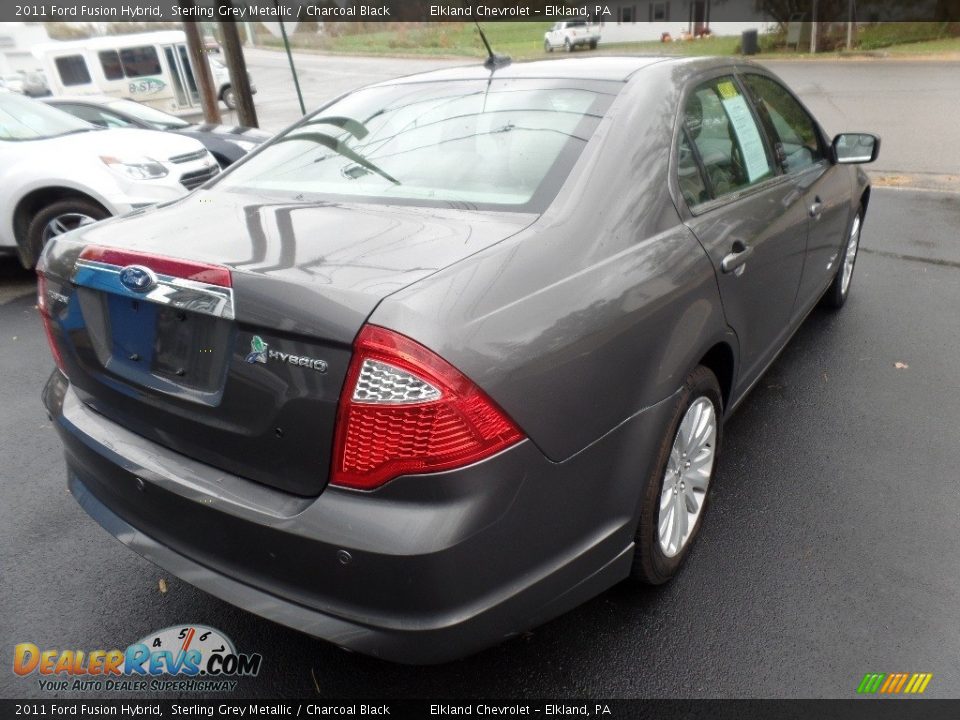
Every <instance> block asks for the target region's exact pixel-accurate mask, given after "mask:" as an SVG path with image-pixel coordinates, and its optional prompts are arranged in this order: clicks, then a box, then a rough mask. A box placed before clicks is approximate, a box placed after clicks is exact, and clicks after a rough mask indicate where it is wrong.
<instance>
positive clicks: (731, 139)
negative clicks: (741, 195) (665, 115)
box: [684, 76, 774, 197]
mask: <svg viewBox="0 0 960 720" xmlns="http://www.w3.org/2000/svg"><path fill="white" fill-rule="evenodd" d="M684 116H685V118H684V119H685V123H686V127H687V131H688V132H689V133H690V137H691V138H692V139H693V142H694V144H695V145H696V149H697V152H698V153H699V154H700V159H701V161H702V163H703V168H704V170H705V171H706V173H707V178H708V180H709V182H710V186H711V188H712V190H713V195H714V197H721V196H723V195H726V194H729V193H732V192H737V191H738V190H742V189H743V188H746V187H749V186H750V185H754V184H756V183H758V182H761V181H762V180H765V179H767V178H769V177H770V176H772V175H773V174H774V167H773V164H772V163H771V161H770V157H769V155H768V152H767V148H766V144H765V143H764V140H763V135H762V133H761V130H760V127H759V126H758V125H757V122H756V119H755V118H754V116H753V113H752V111H751V110H750V106H749V105H748V103H747V99H746V97H744V96H743V94H742V93H741V92H740V88H739V86H738V85H737V84H736V82H735V81H734V80H733V78H732V77H729V76H727V77H721V78H717V79H716V80H711V81H709V82H706V83H704V84H702V85H699V86H698V87H697V88H696V89H695V90H694V91H693V93H691V94H690V96H689V97H688V99H687V103H686V106H685V107H684Z"/></svg>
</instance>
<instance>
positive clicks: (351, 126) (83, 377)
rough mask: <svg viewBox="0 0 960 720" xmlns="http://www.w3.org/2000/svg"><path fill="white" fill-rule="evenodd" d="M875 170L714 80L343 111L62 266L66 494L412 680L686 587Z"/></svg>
mask: <svg viewBox="0 0 960 720" xmlns="http://www.w3.org/2000/svg"><path fill="white" fill-rule="evenodd" d="M878 150H879V140H878V139H877V138H876V137H874V136H873V135H869V134H865V133H852V134H844V135H839V136H837V137H836V138H834V139H833V140H831V139H830V138H829V137H828V136H827V135H825V133H824V131H823V129H822V128H821V127H820V125H819V124H818V123H817V121H816V120H815V119H814V118H813V117H812V116H811V115H810V113H809V112H808V111H807V110H806V108H804V106H803V104H802V103H800V102H799V101H798V100H797V99H796V97H795V96H794V95H793V94H792V93H791V92H790V91H789V90H788V89H787V88H786V87H785V86H784V85H783V84H782V83H781V82H780V81H779V80H778V79H777V78H776V77H775V76H774V75H773V74H771V73H770V72H768V71H767V70H765V69H763V68H761V67H758V66H756V65H753V64H750V63H747V62H740V61H732V60H723V59H681V58H643V57H629V58H614V57H603V58H592V59H588V60H565V61H557V62H533V63H528V64H513V65H507V66H497V67H496V68H495V69H494V70H490V69H487V68H483V67H480V66H477V67H462V68H454V69H446V70H440V71H437V72H433V73H428V74H424V75H416V76H412V77H407V78H403V79H400V80H395V81H390V82H385V83H381V84H378V85H373V86H370V87H367V88H364V89H361V90H358V91H356V92H353V93H350V94H348V95H346V96H344V97H342V98H340V99H338V100H336V101H334V102H333V103H331V104H330V105H328V106H326V107H323V108H321V109H320V110H318V111H316V112H314V113H312V114H311V115H309V116H308V117H306V118H304V119H303V121H302V122H300V123H299V124H297V125H296V126H294V127H292V128H291V129H289V130H288V131H286V132H285V133H283V134H281V135H280V136H278V137H277V138H275V139H274V140H272V141H270V142H268V143H267V144H265V145H264V146H262V147H261V149H260V150H259V151H258V152H257V153H255V154H253V155H251V156H250V157H248V158H246V159H244V160H242V161H240V162H239V163H237V164H236V165H234V166H232V167H231V168H230V169H229V170H227V171H226V172H224V173H223V174H222V175H221V176H220V177H219V179H217V180H215V181H213V182H212V183H209V184H208V185H206V186H205V187H204V188H202V189H200V190H198V191H196V192H194V193H193V194H191V195H190V196H188V197H186V198H184V199H181V200H176V201H173V202H169V203H166V204H164V205H163V206H160V207H154V208H147V209H142V210H139V211H137V212H134V213H132V214H130V215H128V216H126V217H124V218H118V219H113V220H108V221H105V222H102V223H99V224H97V225H94V226H90V227H81V228H79V229H78V230H77V231H75V232H73V233H70V234H67V235H63V236H59V237H57V238H55V239H54V240H53V242H51V243H50V245H49V246H48V247H47V249H46V251H45V253H44V255H43V258H42V260H41V263H40V267H39V272H40V277H41V282H40V286H39V307H40V310H41V313H42V316H43V319H44V323H45V325H46V328H47V332H48V334H49V336H50V340H51V346H52V349H53V353H54V356H55V358H56V361H57V365H58V367H57V369H56V370H55V371H54V372H53V374H52V376H51V377H50V380H49V382H48V384H47V386H46V389H45V391H44V401H45V403H46V406H47V408H48V409H49V411H50V414H51V416H52V417H53V419H54V423H55V425H56V427H57V428H58V429H59V432H60V434H61V436H62V438H63V442H64V446H65V450H66V458H67V468H68V477H69V487H70V490H71V492H72V493H73V494H74V495H75V496H76V498H77V500H78V501H79V502H80V504H81V505H82V506H83V508H84V509H85V510H86V511H87V512H88V513H89V514H90V515H91V516H92V517H93V518H94V519H96V520H97V522H99V523H100V524H101V525H102V526H103V527H104V528H105V529H106V530H107V531H108V532H109V533H111V534H113V535H115V536H116V537H117V538H118V539H119V540H120V541H121V542H123V543H124V544H126V545H127V546H129V547H130V548H131V549H133V550H134V551H136V552H138V553H140V554H142V555H144V556H145V557H147V558H149V559H150V560H152V561H153V562H155V563H157V564H159V565H161V566H162V567H164V568H167V569H168V570H169V571H170V572H172V573H174V574H176V575H178V576H180V577H181V578H184V579H186V580H188V581H189V582H191V583H193V584H195V585H196V586H198V587H200V588H202V589H204V590H206V591H208V592H210V593H211V594H213V595H216V596H218V597H220V598H223V599H225V600H227V601H229V602H231V603H234V604H236V605H238V606H240V607H243V608H247V609H248V610H250V611H252V612H255V613H257V614H260V615H262V616H264V617H268V618H270V619H272V620H275V621H277V622H280V623H283V624H285V625H289V626H291V627H294V628H298V629H300V630H302V631H303V632H306V633H309V634H311V635H314V636H317V637H320V638H324V639H327V640H329V641H331V642H333V643H336V644H337V645H340V646H342V647H346V648H350V649H353V650H357V651H360V652H364V653H369V654H371V655H376V656H379V657H382V658H387V659H390V660H396V661H402V662H410V663H430V662H439V661H443V660H448V659H451V658H454V657H458V656H461V655H464V654H467V653H470V652H473V651H476V650H479V649H480V648H483V647H485V646H488V645H491V644H493V643H497V642H499V641H501V640H503V639H504V638H507V637H510V636H512V635H515V634H517V633H520V632H522V631H524V630H526V629H527V628H530V627H531V626H534V625H536V624H538V623H542V622H544V621H545V620H547V619H549V618H551V617H554V616H556V615H558V614H559V613H562V612H565V611H567V610H569V609H570V608H572V607H574V606H576V605H578V604H579V603H582V602H583V601H585V600H586V599H588V598H590V597H592V596H594V595H596V594H597V593H599V592H601V591H603V590H604V589H606V588H608V587H610V586H611V585H613V584H615V583H618V582H620V581H622V580H624V579H626V578H628V577H632V578H634V579H636V580H640V581H643V582H646V583H663V582H665V581H667V580H669V579H670V578H671V577H672V576H673V575H674V574H675V573H677V572H678V570H679V569H680V567H681V565H682V563H683V561H684V559H685V557H686V556H687V555H688V553H689V552H690V550H691V547H692V545H693V541H694V539H695V537H696V535H697V532H698V530H699V528H700V526H701V525H702V523H703V522H704V519H705V510H706V508H707V507H708V504H709V499H710V490H711V485H712V483H711V480H712V478H713V477H714V471H715V468H716V465H717V456H718V452H719V450H720V447H721V441H722V434H723V421H724V419H725V418H727V417H729V416H730V414H731V413H732V412H733V411H734V409H735V408H736V407H737V405H738V404H739V403H740V402H741V400H742V399H743V398H744V396H745V394H746V393H747V392H748V391H749V389H750V388H751V387H752V386H753V385H754V384H755V383H756V382H757V380H758V379H759V378H760V377H761V375H762V374H763V373H764V371H765V370H766V369H767V367H769V366H770V364H771V363H772V362H773V360H774V358H775V357H776V356H777V354H778V353H779V352H780V351H781V350H782V349H783V347H784V345H785V344H786V343H787V341H788V340H789V338H790V337H791V335H792V334H793V333H794V332H795V331H796V330H797V328H798V327H799V326H800V324H801V323H802V322H803V320H804V318H805V317H806V316H807V314H808V313H809V312H810V311H811V309H813V308H814V306H816V305H817V304H818V303H819V302H821V301H822V302H825V303H826V304H827V305H829V306H831V307H834V308H838V307H840V306H842V305H843V304H844V302H845V301H846V300H847V297H848V295H849V292H850V287H851V278H852V274H853V271H854V267H855V262H856V258H857V249H858V244H859V239H860V232H861V228H862V226H863V221H864V217H865V214H866V212H867V209H868V207H869V203H870V186H869V184H868V182H867V177H866V175H865V174H864V173H863V172H862V171H861V170H860V169H859V168H858V167H854V164H856V163H863V162H869V161H871V160H873V159H874V158H875V157H876V155H877V152H878Z"/></svg>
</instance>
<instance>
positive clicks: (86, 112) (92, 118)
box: [54, 103, 130, 127]
mask: <svg viewBox="0 0 960 720" xmlns="http://www.w3.org/2000/svg"><path fill="white" fill-rule="evenodd" d="M54 107H57V108H59V109H60V110H63V111H64V112H68V113H70V114H71V115H73V116H74V117H78V118H80V119H81V120H86V121H87V122H89V123H93V124H94V125H98V126H100V127H130V123H128V122H127V121H125V120H122V119H120V118H119V117H117V116H116V115H114V114H113V113H111V112H107V111H105V110H101V109H100V108H96V107H93V106H91V105H74V104H61V103H58V104H57V105H55V106H54Z"/></svg>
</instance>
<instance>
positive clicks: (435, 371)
mask: <svg viewBox="0 0 960 720" xmlns="http://www.w3.org/2000/svg"><path fill="white" fill-rule="evenodd" d="M522 438H523V433H522V432H520V429H519V428H518V427H517V426H516V425H515V424H514V423H513V421H512V420H510V418H509V417H507V415H506V414H505V413H504V412H503V410H501V409H500V408H499V407H498V406H497V405H496V403H494V402H493V400H491V399H490V398H489V397H488V396H487V395H486V393H484V392H483V391H482V390H481V389H480V388H478V387H477V386H476V385H474V384H473V383H472V382H471V381H470V380H468V379H467V378H466V377H465V376H464V375H463V374H462V373H460V371H458V370H457V369H456V368H454V367H453V366H452V365H450V363H448V362H447V361H446V360H444V359H443V358H441V357H440V356H438V355H436V354H435V353H433V352H431V351H430V350H427V348H425V347H423V346H422V345H420V344H418V343H416V342H414V341H413V340H411V339H410V338H408V337H405V336H403V335H400V334H399V333H395V332H393V331H392V330H387V329H385V328H381V327H377V326H375V325H367V326H365V327H364V328H363V330H361V331H360V335H359V336H357V340H356V342H355V343H354V348H353V358H352V359H351V361H350V368H349V369H348V370H347V379H346V381H345V383H344V386H343V391H342V392H341V395H340V407H339V409H338V411H337V432H336V439H335V440H334V450H333V469H332V473H331V477H330V482H331V483H333V484H334V485H340V486H343V487H350V488H356V489H360V490H372V489H373V488H376V487H379V486H380V485H383V484H384V483H386V482H387V481H388V480H391V479H392V478H395V477H397V476H398V475H408V474H417V473H426V472H437V471H439V470H449V469H451V468H455V467H462V466H464V465H469V464H470V463H473V462H476V461H477V460H481V459H483V458H485V457H489V456H490V455H493V454H494V453H497V452H499V451H500V450H503V449H504V448H506V447H509V446H510V445H512V444H514V443H516V442H517V441H519V440H521V439H522Z"/></svg>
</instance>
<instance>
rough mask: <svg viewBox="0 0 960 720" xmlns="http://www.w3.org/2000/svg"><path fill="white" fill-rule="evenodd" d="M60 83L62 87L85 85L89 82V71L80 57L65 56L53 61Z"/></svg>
mask: <svg viewBox="0 0 960 720" xmlns="http://www.w3.org/2000/svg"><path fill="white" fill-rule="evenodd" d="M54 64H55V65H56V66H57V72H58V73H59V74H60V82H62V83H63V84H64V85H67V86H70V85H86V84H88V83H89V82H90V71H89V70H87V63H86V61H85V60H84V59H83V56H82V55H67V56H66V57H58V58H57V59H56V60H54Z"/></svg>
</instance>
